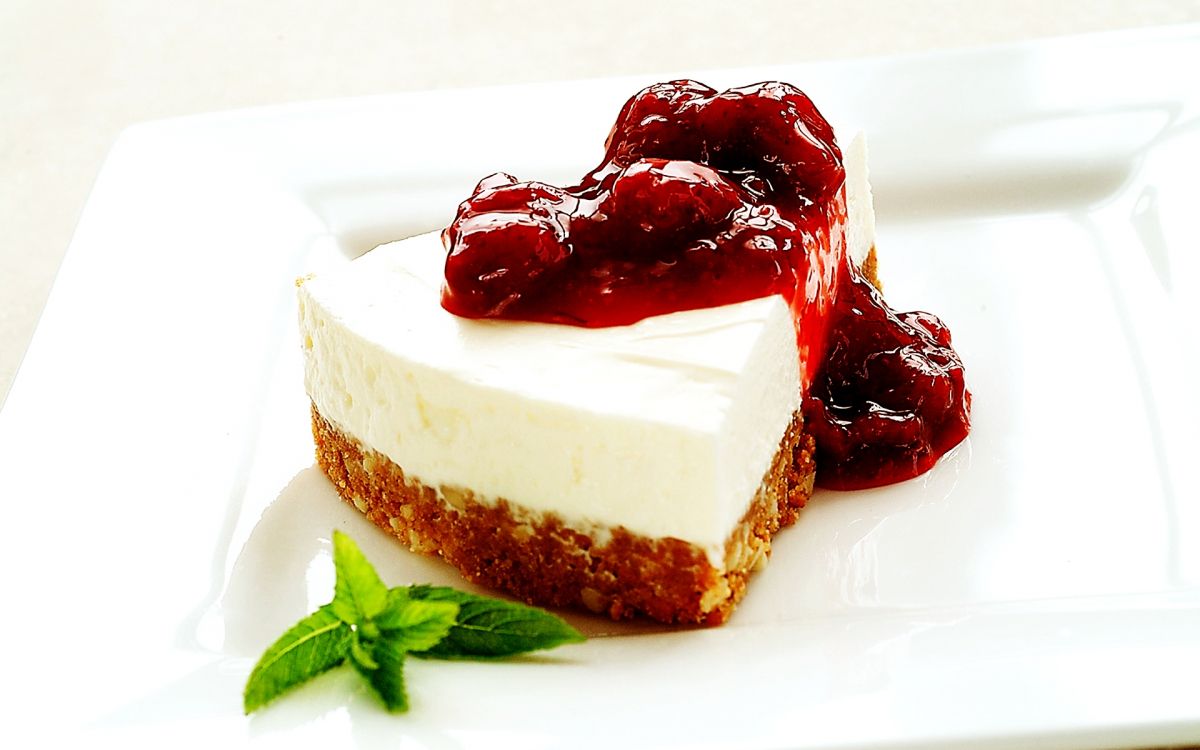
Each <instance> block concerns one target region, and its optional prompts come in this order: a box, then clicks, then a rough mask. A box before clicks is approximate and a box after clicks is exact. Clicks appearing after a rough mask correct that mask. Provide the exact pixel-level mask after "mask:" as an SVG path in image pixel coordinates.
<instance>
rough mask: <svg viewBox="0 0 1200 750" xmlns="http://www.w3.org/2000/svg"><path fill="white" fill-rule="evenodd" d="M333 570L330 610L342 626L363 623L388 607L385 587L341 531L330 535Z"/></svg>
mask: <svg viewBox="0 0 1200 750" xmlns="http://www.w3.org/2000/svg"><path fill="white" fill-rule="evenodd" d="M333 567H334V571H335V572H336V574H337V582H336V583H335V584H334V589H333V602H331V603H330V606H332V607H333V611H334V613H335V614H337V616H338V617H339V618H340V619H341V621H342V622H347V623H350V624H351V625H357V624H359V623H362V622H366V621H367V620H370V619H371V618H372V617H374V616H375V615H377V614H379V613H380V612H382V611H383V608H384V607H386V606H387V595H388V594H387V586H384V585H383V581H381V580H380V579H379V574H378V573H376V572H375V568H374V566H372V565H371V563H370V562H368V561H367V558H366V556H365V555H363V553H362V550H361V549H359V548H358V545H357V544H355V543H354V540H353V539H351V538H350V537H348V536H346V535H345V534H343V533H342V532H340V531H334V532H333Z"/></svg>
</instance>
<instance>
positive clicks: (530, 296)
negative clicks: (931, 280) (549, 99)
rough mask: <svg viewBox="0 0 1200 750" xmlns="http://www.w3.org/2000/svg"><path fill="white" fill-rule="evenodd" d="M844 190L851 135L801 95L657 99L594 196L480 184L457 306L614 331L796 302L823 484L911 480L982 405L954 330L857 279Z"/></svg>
mask: <svg viewBox="0 0 1200 750" xmlns="http://www.w3.org/2000/svg"><path fill="white" fill-rule="evenodd" d="M844 182H845V170H844V169H843V167H842V155H841V151H840V150H839V149H838V146H837V144H836V142H835V140H834V136H833V129H832V128H831V127H830V125H829V123H828V122H826V120H825V118H824V117H822V116H821V114H820V113H819V112H818V111H817V109H816V107H814V106H813V104H812V102H811V101H810V100H809V98H808V97H807V96H805V95H804V93H803V92H801V91H800V90H799V89H796V88H795V87H793V86H790V85H788V84H785V83H778V82H768V83H760V84H756V85H753V86H746V87H742V88H736V89H730V90H728V91H723V92H717V91H715V90H713V89H711V88H709V87H707V86H705V85H703V84H700V83H697V82H695V81H672V82H669V83H661V84H656V85H654V86H650V87H649V88H647V89H645V90H643V91H641V92H640V93H639V94H637V95H636V96H634V97H633V98H632V99H630V100H629V101H628V102H627V103H626V104H625V106H624V107H623V108H622V110H621V113H620V114H619V115H618V117H617V121H616V124H615V125H614V126H613V129H612V132H611V133H610V134H609V137H608V142H607V144H606V148H605V155H604V160H603V161H602V162H601V164H600V165H599V166H598V167H597V168H596V169H594V170H593V171H592V172H591V173H590V174H588V175H587V176H586V177H584V178H583V180H582V181H581V182H580V183H579V184H578V185H575V186H572V187H567V188H559V187H555V186H553V185H548V184H545V183H541V182H522V181H519V180H517V179H516V178H515V177H512V176H510V175H507V174H501V173H498V174H494V175H491V176H490V177H486V178H484V179H483V180H482V181H480V183H479V185H478V186H476V188H475V191H474V193H473V194H472V195H471V197H470V198H468V199H467V200H466V201H464V202H463V203H462V204H461V205H460V206H459V209H458V214H457V216H456V217H455V219H454V222H453V223H452V224H451V225H450V226H449V227H448V228H447V229H446V231H445V232H444V234H443V240H444V242H445V243H446V247H447V248H448V250H449V254H448V255H447V258H446V284H445V287H444V288H443V293H442V305H443V307H445V308H446V309H447V310H448V311H450V312H452V313H454V314H456V315H461V316H465V317H471V318H505V319H510V320H529V321H542V322H549V323H563V324H569V325H579V326H589V327H604V326H616V325H627V324H630V323H634V322H636V321H639V320H642V319H643V318H646V317H649V316H652V315H660V314H664V313H670V312H677V311H680V310H690V309H697V308H703V307H713V306H716V305H724V304H730V303H734V302H742V301H745V300H750V299H756V298H758V297H763V296H767V295H770V294H781V295H783V297H784V298H785V299H786V300H787V301H788V303H789V305H790V307H791V309H792V314H793V317H794V319H795V322H796V331H797V343H798V345H799V349H800V360H801V380H802V384H803V385H804V386H805V387H806V389H807V391H808V393H809V395H808V396H807V397H806V399H805V403H804V416H805V426H806V428H807V429H808V431H809V432H810V433H812V434H813V436H814V437H815V438H816V441H817V466H818V475H817V483H818V484H819V485H821V486H825V487H833V488H840V489H854V488H863V487H873V486H878V485H882V484H889V483H891V482H897V481H901V480H903V479H908V478H910V477H913V476H916V475H917V474H920V473H921V472H923V471H925V470H926V469H928V468H929V467H930V466H932V465H933V463H934V462H936V460H937V459H938V457H939V456H941V455H942V454H943V453H944V452H946V451H947V450H949V449H950V448H952V447H953V446H954V445H956V444H958V443H959V442H960V441H961V440H962V439H963V437H964V436H965V435H966V433H967V429H968V423H969V421H968V413H969V409H970V394H968V393H967V392H966V389H965V387H964V383H963V371H962V364H961V362H960V361H959V359H958V356H957V355H956V354H955V352H954V350H953V349H952V348H950V336H949V332H948V331H947V329H946V327H945V326H944V325H943V324H942V323H941V321H939V320H938V319H937V318H935V317H934V316H932V315H929V314H928V313H903V314H898V313H895V312H894V311H892V310H891V308H889V307H888V306H887V304H886V303H885V302H884V301H883V298H882V297H881V296H880V294H879V293H878V291H876V290H875V288H874V287H873V286H872V285H871V284H870V282H868V281H867V280H865V279H864V278H863V277H862V275H861V273H860V272H859V270H858V269H857V268H855V267H854V266H853V264H851V263H849V262H847V260H846V248H845V234H844V231H841V227H843V226H844V224H845V219H846V204H845V191H844V190H842V186H843V183H844Z"/></svg>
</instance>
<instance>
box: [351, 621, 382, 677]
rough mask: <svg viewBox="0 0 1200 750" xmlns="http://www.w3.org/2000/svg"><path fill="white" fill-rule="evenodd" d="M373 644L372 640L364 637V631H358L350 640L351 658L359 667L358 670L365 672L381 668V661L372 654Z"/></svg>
mask: <svg viewBox="0 0 1200 750" xmlns="http://www.w3.org/2000/svg"><path fill="white" fill-rule="evenodd" d="M364 641H365V642H364ZM371 646H372V643H371V641H370V640H369V639H364V638H363V637H362V631H356V632H355V633H354V639H353V640H351V641H350V658H351V659H352V660H353V661H354V666H355V667H357V668H359V669H358V671H359V672H362V673H363V674H366V673H367V672H370V671H373V670H376V669H379V662H377V661H375V657H374V656H373V655H372V654H371ZM363 670H366V671H365V672H364V671H363Z"/></svg>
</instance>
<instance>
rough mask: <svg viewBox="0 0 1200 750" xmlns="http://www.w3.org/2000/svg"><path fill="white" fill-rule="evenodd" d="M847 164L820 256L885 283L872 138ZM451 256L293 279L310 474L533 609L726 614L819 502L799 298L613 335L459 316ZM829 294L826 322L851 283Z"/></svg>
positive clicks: (432, 250)
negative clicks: (451, 302) (877, 270)
mask: <svg viewBox="0 0 1200 750" xmlns="http://www.w3.org/2000/svg"><path fill="white" fill-rule="evenodd" d="M843 162H844V166H845V179H844V182H843V183H842V184H841V185H840V187H838V188H837V191H836V193H835V194H834V195H833V196H830V197H829V198H828V205H829V209H830V210H827V211H823V212H822V213H821V217H822V218H821V219H820V221H821V222H822V224H821V226H819V227H817V228H816V231H814V232H812V236H813V237H815V238H818V240H819V242H820V243H821V246H820V247H817V248H810V249H809V250H810V252H812V253H815V254H816V255H817V256H819V257H822V258H825V259H826V260H827V261H828V262H829V263H830V264H832V263H834V262H835V261H837V262H839V263H848V264H850V265H852V266H853V267H854V268H856V269H863V268H864V267H865V269H866V272H867V274H868V275H869V276H871V277H873V274H874V256H873V245H874V219H873V213H872V206H871V195H870V190H869V187H868V183H867V175H866V164H865V147H864V145H863V141H862V139H861V137H859V138H855V139H852V140H851V141H850V144H849V145H848V146H847V147H845V149H844V155H843ZM446 258H447V253H446V248H445V247H444V246H443V243H442V241H441V239H440V238H439V236H438V235H437V234H427V235H421V236H418V237H414V238H411V239H408V240H404V241H400V242H394V243H390V244H387V245H383V246H381V247H378V248H376V249H375V250H373V251H371V252H370V253H368V254H366V255H365V256H363V257H362V258H359V259H357V260H355V261H353V262H351V263H350V264H348V265H347V266H345V267H343V268H341V269H339V270H337V271H334V272H330V273H323V274H320V275H317V276H312V277H308V278H306V279H304V280H302V281H301V283H300V285H299V301H300V325H301V330H302V340H303V343H304V350H305V358H306V359H305V361H306V369H305V382H306V387H307V391H308V394H309V396H310V398H311V401H312V422H313V432H314V435H315V438H316V445H317V460H318V463H319V465H320V466H321V468H322V470H323V471H324V472H325V473H326V474H327V475H328V476H329V478H330V479H331V480H332V481H333V483H334V485H335V487H336V488H337V491H338V493H339V494H340V495H341V496H342V498H343V499H345V500H346V501H347V502H349V503H352V504H353V505H354V506H355V507H356V508H358V509H359V510H360V511H362V512H363V513H364V514H366V516H367V517H368V518H370V520H371V521H373V522H374V523H375V524H376V525H378V526H379V527H381V528H383V529H385V530H386V531H388V532H390V533H392V534H394V535H395V536H396V537H398V538H399V540H400V541H401V542H403V543H404V544H405V545H407V546H408V547H409V548H410V549H412V550H414V551H417V552H423V553H427V554H431V555H437V556H441V557H442V558H444V559H445V560H446V561H447V562H449V563H450V564H451V565H453V566H455V567H456V568H458V569H459V570H460V571H461V572H462V574H463V575H464V576H465V577H466V578H467V579H469V580H471V581H474V582H477V583H481V584H484V585H486V586H490V587H492V588H495V589H499V590H502V591H506V592H509V593H511V594H513V595H515V596H518V597H520V598H522V599H525V600H527V601H529V602H532V603H536V604H540V605H547V606H563V607H577V608H578V607H582V608H586V609H588V610H590V611H593V612H597V613H605V614H607V615H609V616H611V617H613V618H621V617H628V616H632V615H634V614H638V613H640V614H643V615H647V616H649V617H652V618H654V619H657V620H660V621H663V622H668V623H701V624H717V623H720V622H723V621H725V620H726V619H727V618H728V617H729V615H730V613H731V612H732V611H733V608H734V606H735V605H736V603H737V602H738V601H739V600H740V599H741V597H742V596H743V594H744V593H745V590H746V582H747V579H748V577H749V576H750V574H751V573H752V572H753V571H754V570H755V569H757V568H758V567H760V566H761V565H763V564H764V563H765V561H766V558H767V555H768V553H769V552H770V547H771V538H772V535H773V534H774V533H775V532H776V531H778V530H779V529H780V528H781V527H782V526H785V525H787V524H789V523H791V522H793V521H794V520H795V518H796V514H797V512H798V511H799V509H800V508H801V507H803V505H804V504H805V502H806V501H807V499H808V497H809V495H810V493H811V492H812V488H813V481H814V475H815V466H814V445H813V439H812V437H811V436H810V435H808V434H807V433H806V431H805V426H804V421H803V418H802V416H801V406H802V398H803V395H804V392H805V389H806V388H807V387H808V381H809V379H810V378H811V372H812V371H813V370H814V369H815V365H814V363H812V362H809V361H807V359H808V358H809V357H810V356H811V355H810V354H809V352H808V351H807V350H808V347H807V346H806V342H807V341H809V340H810V339H811V337H806V336H805V334H804V331H803V330H802V327H801V328H798V326H802V324H803V320H802V319H801V318H800V317H798V316H797V314H796V312H797V311H796V306H795V304H792V305H789V302H788V300H786V299H785V297H784V296H782V295H780V294H769V295H766V296H762V297H758V298H755V299H748V300H745V301H740V302H736V303H732V304H723V305H719V306H714V307H706V308H702V309H690V310H680V311H678V312H670V313H666V314H661V315H653V316H651V317H646V318H643V319H640V320H637V321H636V322H632V323H629V324H626V325H609V326H601V327H586V326H578V325H563V324H558V323H546V322H536V321H526V320H505V319H491V318H471V317H463V316H460V315H456V314H453V313H451V312H449V311H448V310H447V309H446V308H445V307H444V306H443V304H442V300H443V297H442V295H443V292H444V287H445V283H446V280H445V266H446ZM809 286H810V287H813V286H814V285H813V284H812V283H810V284H809ZM816 287H817V288H819V290H820V294H819V295H818V298H817V299H815V300H813V299H810V300H809V302H810V303H812V304H811V305H810V306H812V307H813V308H814V309H817V308H820V309H824V308H826V307H828V306H829V305H830V304H831V300H829V299H825V296H832V295H834V294H835V293H836V286H832V285H828V286H821V285H820V284H816ZM798 342H799V343H798Z"/></svg>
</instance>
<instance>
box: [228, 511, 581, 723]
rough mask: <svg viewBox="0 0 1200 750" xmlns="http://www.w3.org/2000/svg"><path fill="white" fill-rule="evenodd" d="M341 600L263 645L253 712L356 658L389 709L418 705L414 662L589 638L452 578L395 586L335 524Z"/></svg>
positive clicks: (247, 695) (492, 655) (251, 686)
mask: <svg viewBox="0 0 1200 750" xmlns="http://www.w3.org/2000/svg"><path fill="white" fill-rule="evenodd" d="M333 564H334V570H335V573H336V583H335V585H334V596H333V601H331V602H330V603H329V604H326V605H324V606H322V607H320V608H319V609H317V611H316V612H313V613H312V614H310V615H308V616H307V617H305V618H304V619H302V620H300V621H299V622H298V623H296V624H295V625H293V626H292V627H290V628H288V630H287V631H286V632H285V633H284V634H283V635H282V636H280V638H279V639H278V640H277V641H275V643H273V644H272V645H271V646H270V647H269V648H267V650H266V651H265V652H264V653H263V655H262V657H261V658H260V659H259V660H258V663H257V664H256V665H255V666H254V669H253V670H252V671H251V672H250V677H249V679H247V681H246V687H245V690H244V692H243V695H242V707H243V709H244V710H245V712H246V713H247V714H249V713H251V712H253V711H256V710H258V709H259V708H262V707H263V706H265V705H266V704H267V703H269V702H271V701H272V700H274V699H275V698H278V697H279V696H280V695H283V694H284V693H286V692H287V691H289V690H291V689H292V688H295V687H297V686H299V685H302V684H304V683H305V682H307V681H309V680H311V679H312V678H313V677H316V676H317V675H319V674H322V673H324V672H327V671H329V670H330V669H333V668H335V667H338V666H341V665H343V664H345V663H346V662H350V663H351V664H352V665H353V666H354V669H355V670H356V671H357V672H358V673H359V674H361V675H362V676H363V677H364V678H365V679H366V681H367V683H368V684H369V685H370V686H371V688H372V689H373V690H374V692H375V693H376V694H377V695H378V696H379V698H380V700H381V701H382V702H383V704H384V706H386V707H387V709H388V710H389V711H395V712H402V711H406V710H408V695H407V691H406V690H405V686H404V660H405V657H406V656H407V655H408V654H412V655H413V656H419V657H432V658H440V659H496V658H501V657H505V656H513V655H515V654H522V653H526V652H529V651H536V650H540V649H547V648H553V647H555V646H559V645H562V644H564V643H578V642H580V641H582V640H584V637H583V636H582V635H581V634H580V633H579V631H577V630H575V629H574V628H572V627H571V626H570V625H568V624H567V623H565V622H563V621H562V620H561V619H559V618H558V617H555V616H554V615H552V614H550V613H548V612H545V611H543V610H540V609H536V608H534V607H526V606H524V605H521V604H514V603H512V602H505V601H501V600H498V599H492V598H489V597H485V596H476V595H474V594H468V593H466V592H463V591H458V590H456V589H452V588H448V587H445V586H401V587H396V588H391V589H389V588H387V587H386V586H385V585H384V583H383V581H382V580H381V579H380V577H379V574H378V573H377V572H376V571H375V568H374V567H373V566H372V565H371V563H370V562H369V561H368V560H367V558H366V556H365V555H363V553H362V550H360V549H359V547H358V545H357V544H355V543H354V540H353V539H351V538H350V537H349V536H347V535H345V534H343V533H341V532H340V531H334V532H333Z"/></svg>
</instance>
